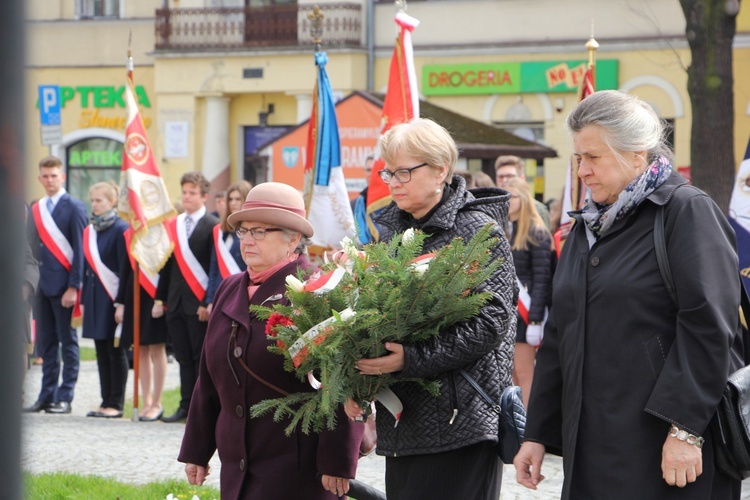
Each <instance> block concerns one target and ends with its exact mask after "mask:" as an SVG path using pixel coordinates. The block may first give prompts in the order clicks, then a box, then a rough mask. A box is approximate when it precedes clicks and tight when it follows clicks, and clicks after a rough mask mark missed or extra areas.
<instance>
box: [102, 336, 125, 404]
mask: <svg viewBox="0 0 750 500" xmlns="http://www.w3.org/2000/svg"><path fill="white" fill-rule="evenodd" d="M94 346H95V347H96V363H97V365H98V366H99V386H100V390H101V395H102V404H101V407H102V408H115V409H117V410H120V411H122V409H123V407H124V404H125V384H127V383H128V355H127V353H126V352H125V348H124V347H115V346H114V341H113V339H108V340H94Z"/></svg>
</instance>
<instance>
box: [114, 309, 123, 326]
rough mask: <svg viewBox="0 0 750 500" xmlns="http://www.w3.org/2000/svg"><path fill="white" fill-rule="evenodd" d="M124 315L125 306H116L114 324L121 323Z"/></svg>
mask: <svg viewBox="0 0 750 500" xmlns="http://www.w3.org/2000/svg"><path fill="white" fill-rule="evenodd" d="M124 315H125V306H124V305H122V304H117V307H115V323H117V324H118V325H119V324H120V323H122V318H123V316H124Z"/></svg>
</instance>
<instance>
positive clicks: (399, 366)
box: [354, 342, 404, 375]
mask: <svg viewBox="0 0 750 500" xmlns="http://www.w3.org/2000/svg"><path fill="white" fill-rule="evenodd" d="M385 348H386V349H388V350H389V351H390V354H386V355H385V356H381V357H379V358H372V359H360V360H359V361H357V362H356V363H355V365H354V366H355V367H356V368H357V370H359V373H360V374H362V375H382V374H384V373H395V372H400V371H401V370H403V369H404V346H402V345H401V344H397V343H395V342H386V343H385Z"/></svg>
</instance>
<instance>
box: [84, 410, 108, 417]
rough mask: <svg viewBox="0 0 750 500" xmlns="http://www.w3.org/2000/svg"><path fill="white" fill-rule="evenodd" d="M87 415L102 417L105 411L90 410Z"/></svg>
mask: <svg viewBox="0 0 750 500" xmlns="http://www.w3.org/2000/svg"><path fill="white" fill-rule="evenodd" d="M86 416H87V417H94V418H101V417H103V416H104V413H102V412H100V411H90V412H88V413H87V414H86Z"/></svg>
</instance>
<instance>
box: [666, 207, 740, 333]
mask: <svg viewBox="0 0 750 500" xmlns="http://www.w3.org/2000/svg"><path fill="white" fill-rule="evenodd" d="M664 226H665V222H664V205H660V206H659V207H658V208H657V209H656V217H655V218H654V250H655V251H656V263H657V264H658V266H659V274H661V279H662V281H664V286H665V287H666V289H667V292H668V293H669V296H670V297H671V298H672V302H673V303H674V305H675V306H678V305H679V304H678V303H677V293H676V292H675V287H674V280H672V268H671V267H670V265H669V256H668V255H667V241H666V238H665V237H664ZM738 272H739V270H738ZM740 305H741V306H742V307H741V310H742V316H743V317H744V318H745V324H746V325H748V326H750V298H748V296H747V290H745V285H744V284H743V282H742V275H741V274H740Z"/></svg>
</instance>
